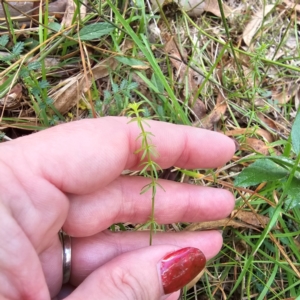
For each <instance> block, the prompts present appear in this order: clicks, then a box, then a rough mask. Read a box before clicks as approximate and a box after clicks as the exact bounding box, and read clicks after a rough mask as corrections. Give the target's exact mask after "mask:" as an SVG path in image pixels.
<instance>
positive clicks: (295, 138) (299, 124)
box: [291, 113, 300, 155]
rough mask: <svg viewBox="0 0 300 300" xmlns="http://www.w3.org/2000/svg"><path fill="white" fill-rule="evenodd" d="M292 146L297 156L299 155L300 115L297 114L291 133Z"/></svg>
mask: <svg viewBox="0 0 300 300" xmlns="http://www.w3.org/2000/svg"><path fill="white" fill-rule="evenodd" d="M291 137H292V144H293V148H294V151H295V153H296V154H297V155H299V153H300V113H298V114H297V116H296V119H295V121H294V124H293V126H292V131H291Z"/></svg>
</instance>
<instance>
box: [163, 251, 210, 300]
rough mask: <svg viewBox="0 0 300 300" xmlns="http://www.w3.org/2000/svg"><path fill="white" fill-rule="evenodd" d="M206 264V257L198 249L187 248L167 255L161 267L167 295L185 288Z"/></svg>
mask: <svg viewBox="0 0 300 300" xmlns="http://www.w3.org/2000/svg"><path fill="white" fill-rule="evenodd" d="M205 264H206V258H205V255H204V254H203V253H202V252H201V251H200V250H199V249H197V248H192V247H187V248H183V249H180V250H177V251H175V252H172V253H169V254H167V255H166V256H165V257H164V258H163V259H162V261H161V265H160V273H161V278H162V285H163V289H164V292H165V294H170V293H173V292H175V291H178V290H179V289H181V288H183V287H184V286H185V285H187V284H188V283H189V282H190V281H191V280H193V279H194V278H195V277H196V276H197V275H198V274H199V273H200V272H201V271H202V270H203V268H204V267H205Z"/></svg>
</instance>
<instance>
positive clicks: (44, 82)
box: [39, 80, 50, 89]
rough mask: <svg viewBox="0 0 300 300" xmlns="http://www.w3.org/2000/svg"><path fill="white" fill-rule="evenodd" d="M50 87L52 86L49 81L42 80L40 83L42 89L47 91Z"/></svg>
mask: <svg viewBox="0 0 300 300" xmlns="http://www.w3.org/2000/svg"><path fill="white" fill-rule="evenodd" d="M49 86H50V84H49V82H48V81H47V80H41V81H39V88H40V89H45V88H47V87H49Z"/></svg>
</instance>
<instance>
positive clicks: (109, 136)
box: [10, 117, 235, 194]
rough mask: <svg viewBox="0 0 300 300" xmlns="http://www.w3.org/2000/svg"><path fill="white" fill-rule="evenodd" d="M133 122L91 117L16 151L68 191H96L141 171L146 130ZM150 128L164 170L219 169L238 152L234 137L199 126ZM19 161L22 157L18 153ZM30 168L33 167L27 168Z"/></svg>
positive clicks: (29, 140)
mask: <svg viewBox="0 0 300 300" xmlns="http://www.w3.org/2000/svg"><path fill="white" fill-rule="evenodd" d="M129 120H130V119H129V118H125V117H105V118H99V119H86V120H81V121H76V122H72V123H68V124H63V125H59V126H56V127H54V128H51V129H47V130H45V131H43V132H39V133H37V134H33V135H31V136H27V137H24V138H20V139H17V140H15V141H13V142H10V143H11V146H13V145H15V146H18V147H12V148H11V151H12V152H15V151H22V156H23V158H24V156H25V160H22V162H20V164H18V171H19V172H22V166H23V167H24V168H26V166H24V162H25V163H27V164H29V165H30V168H31V170H32V171H33V172H34V173H35V174H38V175H40V176H42V177H44V178H45V179H47V180H48V181H50V182H51V183H52V184H54V185H55V186H56V187H58V188H59V189H61V190H62V191H64V192H68V193H74V194H85V193H90V192H92V191H94V190H96V189H99V188H100V187H102V186H106V185H107V184H108V183H109V182H111V181H112V180H114V179H115V178H116V177H118V176H119V175H120V174H121V172H122V171H123V170H125V169H131V170H134V169H137V168H139V165H140V158H141V155H142V153H141V152H140V153H139V154H135V151H136V150H137V149H139V148H140V147H141V140H140V139H137V137H138V136H139V135H140V133H141V131H140V128H139V127H138V126H137V124H136V122H133V123H128V122H129ZM147 123H148V125H149V127H148V126H147V125H146V126H145V129H146V130H147V131H149V132H151V133H152V136H151V141H152V144H153V145H154V146H155V147H156V150H157V152H158V156H157V157H152V159H153V160H154V161H155V162H156V163H157V164H158V165H159V166H160V167H161V168H168V167H171V166H177V167H180V168H193V169H195V168H214V167H219V166H221V165H223V164H224V163H226V162H227V161H228V160H229V159H230V158H231V157H232V155H233V153H234V151H235V145H234V142H233V141H232V140H231V139H229V138H228V137H226V136H224V135H222V134H220V133H216V132H212V131H208V130H203V129H198V128H193V127H189V126H184V125H174V124H169V123H164V122H158V121H150V120H149V121H148V120H147ZM12 155H14V157H18V155H16V154H12ZM27 167H28V166H27Z"/></svg>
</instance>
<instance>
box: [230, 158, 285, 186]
mask: <svg viewBox="0 0 300 300" xmlns="http://www.w3.org/2000/svg"><path fill="white" fill-rule="evenodd" d="M287 175H288V171H287V170H286V169H284V168H283V167H281V166H279V165H277V164H276V163H274V162H273V161H271V160H269V159H259V160H257V161H256V162H254V163H253V164H252V165H250V166H249V167H248V168H245V169H244V170H243V171H242V172H241V173H240V174H239V175H238V176H237V177H236V178H235V181H234V185H235V186H240V187H247V186H251V185H256V184H259V183H261V182H265V181H274V180H278V179H281V178H283V177H285V176H287Z"/></svg>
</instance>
